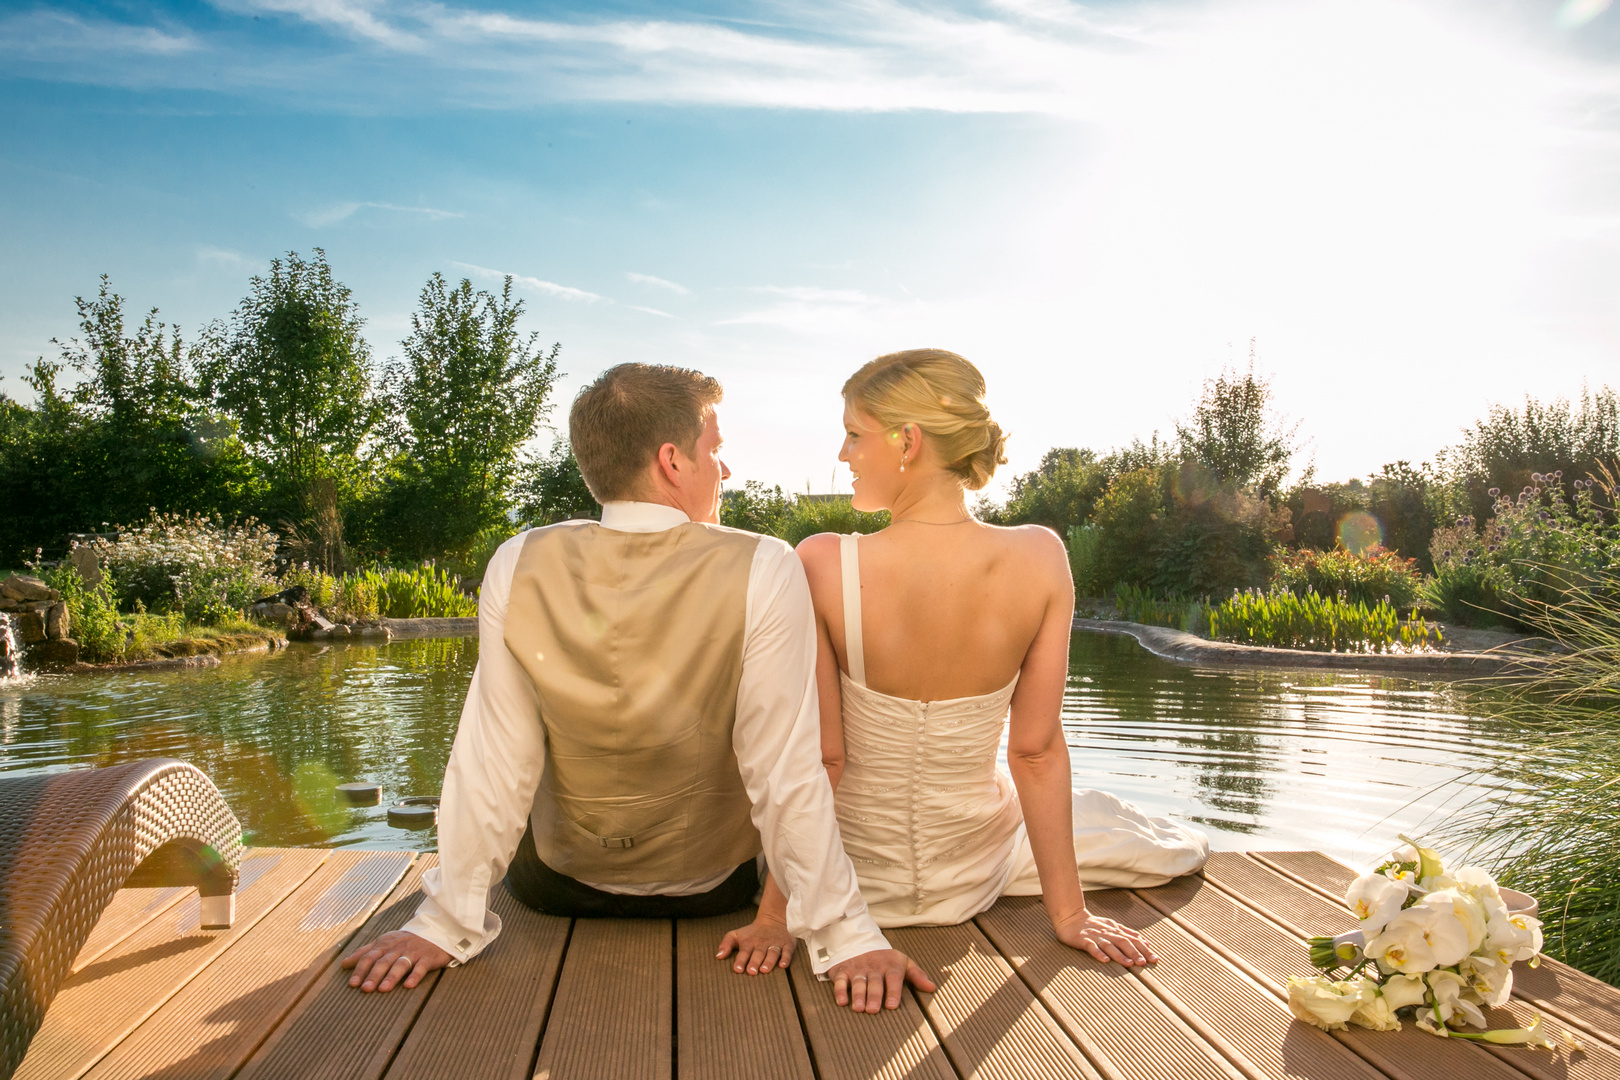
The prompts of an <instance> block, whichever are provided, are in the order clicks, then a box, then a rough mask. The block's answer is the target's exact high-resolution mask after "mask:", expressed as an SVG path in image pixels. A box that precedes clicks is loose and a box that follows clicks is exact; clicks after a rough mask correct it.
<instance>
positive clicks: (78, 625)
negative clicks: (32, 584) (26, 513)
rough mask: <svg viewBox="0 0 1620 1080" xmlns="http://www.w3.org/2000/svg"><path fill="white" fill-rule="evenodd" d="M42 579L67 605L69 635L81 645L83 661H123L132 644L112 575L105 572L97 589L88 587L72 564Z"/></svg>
mask: <svg viewBox="0 0 1620 1080" xmlns="http://www.w3.org/2000/svg"><path fill="white" fill-rule="evenodd" d="M42 576H43V577H44V579H45V583H46V584H47V585H49V586H50V587H51V588H53V589H55V590H56V591H57V592H59V593H61V594H62V602H63V603H65V604H66V605H67V610H68V627H69V629H68V632H69V634H71V635H72V637H73V639H74V640H75V641H77V642H78V643H79V658H80V659H81V660H84V661H85V662H87V663H91V664H106V663H111V662H113V661H115V660H122V659H123V658H124V656H125V655H126V653H127V651H128V646H129V641H128V636H127V634H126V632H125V629H124V627H123V625H122V624H121V623H120V622H119V619H118V605H117V603H116V602H115V601H114V600H113V596H114V589H113V583H112V577H111V575H110V573H109V572H108V571H106V570H103V571H102V575H101V581H100V582H99V583H98V584H97V585H96V586H95V588H91V587H89V586H87V585H86V584H85V583H84V578H82V577H80V576H79V571H78V569H77V568H76V567H74V565H73V564H72V563H69V562H63V563H62V564H61V565H60V566H56V567H52V568H51V569H48V570H45V571H43V573H42Z"/></svg>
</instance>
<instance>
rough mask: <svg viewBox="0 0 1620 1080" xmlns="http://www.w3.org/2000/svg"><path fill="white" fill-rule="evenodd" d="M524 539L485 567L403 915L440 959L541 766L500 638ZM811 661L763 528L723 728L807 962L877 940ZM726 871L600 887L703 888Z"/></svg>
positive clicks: (520, 825) (799, 570)
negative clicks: (429, 822) (434, 823)
mask: <svg viewBox="0 0 1620 1080" xmlns="http://www.w3.org/2000/svg"><path fill="white" fill-rule="evenodd" d="M688 520H689V519H688V518H687V516H686V515H685V514H684V513H682V512H681V511H680V510H677V509H675V508H674V507H670V506H663V505H660V504H657V503H641V502H610V503H607V504H605V505H604V506H603V507H602V523H601V525H600V526H594V525H592V526H582V527H585V528H598V527H599V528H604V529H612V530H614V531H616V532H663V531H665V530H667V529H672V528H674V527H675V526H677V525H681V524H684V523H685V522H686V521H688ZM523 541H524V537H523V535H522V534H519V535H517V536H514V537H513V538H512V539H510V540H508V541H507V542H506V543H504V544H502V545H501V547H500V549H499V550H497V551H496V552H495V556H494V557H493V558H492V559H490V561H489V567H488V569H487V570H486V571H485V573H484V582H483V588H482V590H481V592H480V594H479V602H478V667H477V668H476V669H475V670H474V671H473V677H472V685H471V686H469V687H468V689H467V701H466V704H465V705H463V706H462V710H461V724H460V726H459V727H458V728H457V730H456V741H455V744H454V746H453V747H452V749H451V752H450V764H449V765H448V766H447V767H446V769H445V773H444V787H443V790H442V796H441V800H440V805H439V865H438V866H437V867H435V868H434V869H432V870H429V871H428V872H427V873H425V874H423V875H422V892H423V894H424V895H423V900H422V903H421V906H420V907H418V908H417V910H416V915H415V917H414V918H412V919H411V921H410V922H408V923H406V924H405V926H404V927H403V929H405V930H408V931H410V932H411V933H414V934H418V935H420V936H421V937H424V938H426V939H427V940H429V941H431V942H433V943H434V944H435V945H437V946H439V947H440V948H441V949H444V950H445V951H446V952H448V953H449V954H450V956H451V962H452V963H461V962H462V961H465V960H470V959H472V958H473V957H474V956H477V955H478V953H479V952H481V951H482V950H483V949H484V948H485V947H486V946H488V945H489V943H490V942H491V941H493V940H495V936H496V935H497V934H499V933H500V930H501V920H500V918H499V916H497V915H496V914H495V913H494V912H493V911H490V910H489V890H490V887H491V886H492V885H494V884H495V883H497V882H499V881H500V880H501V879H502V877H504V876H505V874H506V868H507V866H508V865H509V864H510V863H511V861H512V856H513V855H514V853H515V852H516V851H517V846H518V842H519V841H520V840H522V838H523V831H524V827H525V825H526V824H527V820H528V816H529V812H530V810H531V808H532V807H533V805H534V797H535V792H536V790H537V789H538V787H539V784H540V782H541V779H542V777H543V775H544V772H545V765H546V737H545V728H544V727H543V726H542V725H541V723H540V712H539V702H538V699H537V697H536V696H535V690H534V684H533V683H532V682H531V681H530V680H529V677H528V675H527V674H526V673H525V672H524V670H523V668H522V666H521V665H519V664H518V662H517V659H516V658H515V657H513V656H512V654H511V652H510V651H509V650H508V649H507V647H506V641H505V627H506V608H507V600H508V597H509V596H510V594H511V589H512V575H513V572H514V570H515V569H516V567H517V562H518V555H519V553H520V552H521V551H522V548H523ZM815 668H816V634H815V617H814V614H813V612H812V609H811V605H810V586H809V583H808V582H807V581H806V580H805V576H804V567H803V566H802V565H800V563H799V560H798V558H797V557H796V556H795V555H794V554H793V549H792V548H790V547H788V545H787V544H784V543H783V542H782V541H780V540H777V539H774V538H772V537H761V538H760V541H759V547H758V548H757V549H756V550H755V552H754V560H753V563H752V565H751V566H750V567H749V573H748V611H747V614H746V616H745V621H744V629H743V656H742V677H741V679H740V680H739V682H738V684H737V719H736V723H735V726H734V727H733V729H732V740H731V741H732V748H733V750H734V751H735V752H736V755H737V764H738V767H739V769H740V771H741V773H742V780H743V785H744V786H745V787H746V788H747V790H748V797H749V799H750V800H751V801H752V802H753V811H752V817H753V822H754V827H755V828H756V829H758V830H759V835H760V839H761V841H762V842H763V844H764V847H765V859H766V861H767V863H768V864H769V866H770V869H771V870H772V872H773V873H775V875H776V878H777V881H778V882H780V883H781V885H782V888H783V891H784V892H786V893H787V896H788V907H787V923H788V930H789V932H791V933H792V934H793V935H794V936H796V937H799V938H803V939H805V940H806V941H807V942H808V945H809V948H808V949H807V950H806V951H807V953H808V954H809V959H810V964H811V967H812V969H813V970H814V971H815V973H816V974H818V975H819V974H822V973H823V972H825V971H826V970H827V969H828V968H829V967H831V966H833V965H834V964H837V963H840V962H842V961H844V960H848V959H849V958H851V957H853V956H858V955H860V954H861V953H864V952H870V951H871V950H873V949H887V948H889V943H888V941H887V940H886V939H885V938H884V937H883V933H882V931H880V930H879V929H878V927H877V924H876V923H875V922H873V921H872V917H871V915H869V914H868V913H867V910H866V903H865V901H863V900H862V899H861V894H860V885H859V883H858V882H857V880H856V878H855V868H854V866H853V865H851V863H850V861H849V856H847V855H845V854H844V847H843V842H842V840H841V839H840V837H839V834H838V821H837V818H836V817H835V815H834V810H833V792H832V785H831V784H830V783H829V782H828V780H827V773H826V770H825V769H823V768H822V765H821V719H820V708H819V704H818V701H817V697H816V672H815ZM729 874H730V871H729V870H726V871H723V872H721V873H720V874H719V875H718V876H716V877H712V878H705V879H701V880H698V881H681V882H662V883H659V882H649V883H647V884H645V885H641V886H637V887H628V886H613V887H612V888H611V891H615V892H631V891H633V892H635V893H638V894H647V895H651V894H661V895H682V894H691V893H697V892H706V891H708V890H709V889H711V888H713V887H715V886H716V885H718V884H719V883H720V882H721V881H723V880H725V878H726V877H727V876H728V875H729ZM586 884H590V883H589V882H587V883H586ZM594 887H595V888H598V889H604V890H608V889H609V887H608V886H604V885H595V886H594Z"/></svg>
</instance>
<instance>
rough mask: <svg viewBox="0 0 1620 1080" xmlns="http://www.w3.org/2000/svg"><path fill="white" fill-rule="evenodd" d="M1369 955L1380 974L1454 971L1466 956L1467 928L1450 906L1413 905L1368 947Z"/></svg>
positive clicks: (1394, 919) (1388, 925)
mask: <svg viewBox="0 0 1620 1080" xmlns="http://www.w3.org/2000/svg"><path fill="white" fill-rule="evenodd" d="M1366 953H1367V955H1368V956H1369V957H1371V958H1372V959H1373V960H1375V961H1377V962H1378V967H1379V970H1381V971H1384V972H1386V973H1388V972H1396V971H1398V972H1400V973H1401V974H1403V975H1421V974H1423V973H1424V972H1426V971H1433V970H1434V969H1435V968H1437V967H1451V966H1452V965H1453V964H1455V963H1457V961H1459V960H1461V959H1462V958H1463V957H1465V956H1467V955H1468V953H1469V948H1468V928H1467V927H1466V926H1465V925H1464V924H1463V922H1462V920H1461V919H1459V918H1457V916H1456V914H1455V912H1454V911H1453V910H1452V905H1451V904H1449V903H1447V904H1443V905H1439V906H1436V905H1430V904H1424V903H1419V904H1414V905H1412V906H1411V907H1409V908H1407V909H1406V910H1405V911H1403V912H1401V913H1400V914H1398V915H1396V916H1395V917H1394V918H1393V919H1391V920H1390V921H1389V923H1388V924H1387V925H1386V926H1385V927H1384V931H1383V933H1381V934H1379V935H1378V936H1377V937H1375V938H1373V939H1372V940H1371V941H1369V942H1368V943H1367V949H1366Z"/></svg>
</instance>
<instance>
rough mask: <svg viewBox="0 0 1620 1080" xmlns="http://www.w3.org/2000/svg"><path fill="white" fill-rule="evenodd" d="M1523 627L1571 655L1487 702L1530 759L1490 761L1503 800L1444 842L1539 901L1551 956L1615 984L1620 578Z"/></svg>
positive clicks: (1521, 676)
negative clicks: (1552, 642) (1527, 626)
mask: <svg viewBox="0 0 1620 1080" xmlns="http://www.w3.org/2000/svg"><path fill="white" fill-rule="evenodd" d="M1528 621H1530V622H1531V624H1532V626H1533V628H1534V629H1536V630H1538V631H1539V632H1541V633H1542V634H1545V635H1546V636H1548V637H1551V638H1553V639H1555V640H1556V641H1558V642H1559V643H1560V644H1561V645H1563V646H1564V647H1565V648H1566V649H1567V650H1569V651H1568V652H1567V653H1564V654H1562V655H1556V656H1552V657H1547V658H1544V659H1540V660H1537V661H1533V662H1527V663H1526V664H1525V665H1524V666H1522V667H1520V668H1518V669H1515V670H1512V671H1510V672H1508V673H1507V677H1506V680H1505V682H1504V683H1502V684H1501V685H1499V686H1497V687H1495V688H1493V689H1492V690H1490V691H1488V692H1486V693H1484V694H1482V695H1480V698H1479V703H1480V704H1481V705H1482V706H1483V708H1484V710H1485V712H1486V713H1487V715H1490V716H1492V717H1494V718H1495V720H1496V721H1497V723H1499V724H1500V725H1501V726H1502V727H1503V728H1504V729H1505V731H1506V732H1507V733H1510V734H1517V735H1519V736H1520V739H1519V741H1520V742H1521V744H1522V745H1523V746H1524V747H1525V748H1526V749H1525V750H1524V752H1522V753H1520V754H1518V755H1515V756H1512V757H1509V758H1505V759H1502V760H1499V761H1493V762H1492V763H1491V765H1490V767H1489V771H1490V772H1491V774H1493V775H1494V776H1495V777H1496V778H1497V779H1498V781H1499V783H1500V786H1499V787H1498V789H1497V793H1496V794H1495V795H1494V796H1492V797H1490V798H1487V799H1485V800H1483V801H1481V802H1479V803H1476V804H1475V805H1473V806H1471V807H1469V808H1467V809H1465V810H1464V811H1462V812H1461V813H1458V814H1455V815H1453V816H1452V817H1451V818H1450V819H1448V820H1447V821H1446V822H1445V823H1444V825H1443V826H1441V828H1440V829H1439V833H1440V835H1441V836H1442V837H1445V838H1447V839H1448V840H1449V841H1450V843H1451V844H1452V845H1455V846H1458V847H1461V848H1463V849H1464V850H1465V852H1466V856H1467V857H1468V858H1469V859H1470V861H1475V862H1480V863H1483V864H1484V865H1487V866H1489V867H1491V868H1492V869H1493V870H1494V871H1495V872H1496V874H1497V877H1498V880H1500V881H1501V882H1502V883H1503V884H1504V885H1509V886H1511V887H1513V888H1515V889H1519V890H1522V891H1524V892H1527V893H1530V894H1531V895H1532V896H1535V897H1537V898H1538V899H1539V900H1540V901H1541V917H1542V918H1543V919H1544V920H1545V921H1546V935H1547V939H1546V940H1547V943H1546V952H1547V954H1548V955H1549V956H1553V957H1556V958H1557V959H1559V960H1563V961H1564V962H1566V963H1569V964H1572V965H1574V966H1575V967H1578V968H1580V969H1581V970H1582V971H1585V972H1587V973H1589V974H1591V975H1595V976H1597V977H1598V978H1600V979H1603V980H1605V981H1607V982H1610V983H1614V984H1616V985H1620V571H1617V570H1615V569H1614V568H1610V569H1608V570H1605V571H1603V572H1601V573H1599V574H1598V575H1596V578H1595V580H1593V581H1592V582H1590V583H1589V584H1587V585H1585V586H1583V587H1579V588H1576V587H1570V588H1566V589H1565V591H1564V593H1563V595H1562V597H1561V598H1560V599H1558V600H1557V601H1552V602H1542V603H1540V604H1538V605H1532V606H1531V608H1530V615H1529V617H1528Z"/></svg>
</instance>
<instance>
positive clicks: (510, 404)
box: [387, 273, 561, 555]
mask: <svg viewBox="0 0 1620 1080" xmlns="http://www.w3.org/2000/svg"><path fill="white" fill-rule="evenodd" d="M522 314H523V301H522V300H518V299H514V298H513V296H512V279H511V278H510V277H508V278H507V279H506V282H505V284H504V285H503V286H502V289H501V293H500V295H499V296H495V295H492V294H490V293H488V292H484V291H478V292H474V291H473V286H472V282H471V281H468V280H466V279H465V278H463V279H462V281H461V284H460V285H458V286H455V287H450V286H448V285H447V284H446V282H445V280H444V277H443V276H442V275H440V274H437V273H435V274H434V275H433V277H432V278H431V279H429V281H428V283H427V285H426V286H425V287H424V288H423V289H422V295H421V301H420V307H419V308H418V310H417V312H416V313H415V314H413V315H412V316H411V336H410V337H408V338H406V339H405V341H404V344H403V348H404V353H405V355H404V357H403V359H402V360H399V361H396V362H395V363H394V364H393V365H391V366H390V368H389V371H388V377H387V395H388V400H389V402H390V404H391V405H392V411H393V414H394V421H393V426H392V431H391V432H390V441H391V442H392V444H393V445H394V447H395V448H396V449H397V451H398V457H397V458H396V461H395V467H396V470H397V476H396V478H395V480H394V482H393V485H392V486H393V491H392V493H391V497H390V500H389V501H390V503H391V515H390V516H391V518H392V519H393V522H394V532H395V535H396V536H397V537H398V538H399V540H400V541H401V545H400V546H401V547H403V548H404V549H405V550H407V551H409V552H410V553H412V554H415V555H434V554H438V553H441V552H446V551H452V550H457V549H459V548H460V547H461V546H463V545H464V544H466V543H467V542H468V541H470V540H471V538H472V537H474V536H475V535H477V533H478V532H479V531H480V530H481V529H483V528H485V527H487V526H490V525H493V524H495V523H497V522H500V521H503V520H505V518H506V514H507V511H508V510H509V509H511V508H512V507H513V500H512V494H513V485H514V483H515V482H516V481H517V479H518V464H519V452H520V450H521V448H522V446H523V444H524V443H526V442H528V441H529V440H530V439H531V438H532V437H533V436H534V432H535V428H536V426H537V425H538V424H539V423H540V420H541V419H542V417H543V416H544V415H545V412H546V409H547V404H546V398H547V396H548V395H549V394H550V392H551V388H552V386H553V384H554V383H555V382H556V379H557V354H558V352H559V350H560V348H561V346H559V345H553V346H552V347H551V349H550V351H549V352H548V351H542V350H539V349H537V348H536V347H535V341H536V339H537V337H538V335H537V334H530V335H529V336H527V337H524V336H523V335H522V334H520V333H519V331H518V329H517V323H518V320H519V318H520V317H521V316H522Z"/></svg>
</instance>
